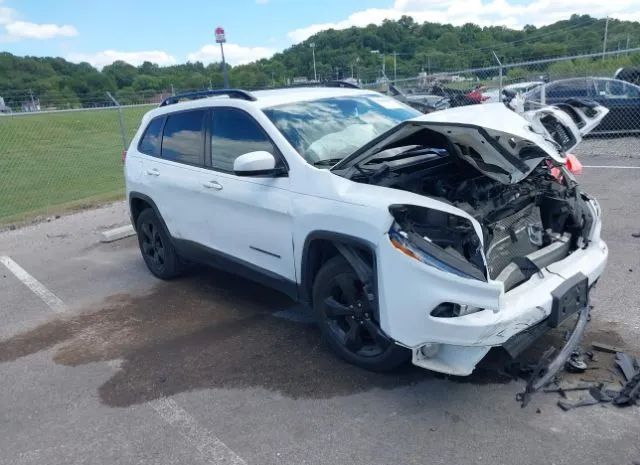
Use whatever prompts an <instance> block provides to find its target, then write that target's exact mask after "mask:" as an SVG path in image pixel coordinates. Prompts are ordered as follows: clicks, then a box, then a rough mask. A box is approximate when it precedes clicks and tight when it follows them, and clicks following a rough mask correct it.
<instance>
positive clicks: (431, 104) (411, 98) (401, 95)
mask: <svg viewBox="0 0 640 465" xmlns="http://www.w3.org/2000/svg"><path fill="white" fill-rule="evenodd" d="M388 95H391V96H392V97H393V98H395V99H396V100H399V101H400V102H402V103H405V104H407V105H409V106H410V107H412V108H415V109H416V110H418V111H420V112H422V113H431V112H432V111H437V110H444V109H446V108H449V107H451V102H450V100H449V98H447V97H444V96H442V95H432V94H428V93H424V94H423V93H408V92H405V91H403V90H402V89H400V88H399V87H397V86H395V85H393V84H391V85H390V86H389V92H388Z"/></svg>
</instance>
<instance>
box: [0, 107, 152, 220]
mask: <svg viewBox="0 0 640 465" xmlns="http://www.w3.org/2000/svg"><path fill="white" fill-rule="evenodd" d="M151 108H153V106H142V107H129V108H124V109H123V115H124V121H125V128H126V134H127V140H130V139H131V137H132V136H133V134H134V133H135V131H136V130H137V128H138V125H139V124H140V120H141V118H142V115H144V113H145V112H147V111H149V110H150V109H151ZM121 156H122V139H121V136H120V126H119V122H118V112H117V110H116V109H111V108H109V109H96V110H83V111H70V112H54V113H36V114H23V115H15V116H10V115H4V116H0V224H6V223H8V222H12V221H20V220H24V219H28V218H29V217H32V216H36V215H41V214H47V215H50V214H53V213H56V212H59V211H63V210H65V209H67V208H74V207H77V206H79V205H81V204H82V203H83V201H86V202H87V203H95V202H99V201H100V200H110V199H115V198H118V197H121V196H122V195H123V194H124V179H123V170H122V163H121Z"/></svg>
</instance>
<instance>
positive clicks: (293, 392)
mask: <svg viewBox="0 0 640 465" xmlns="http://www.w3.org/2000/svg"><path fill="white" fill-rule="evenodd" d="M292 306H293V302H292V301H291V300H289V299H288V298H287V297H285V296H284V295H282V294H279V293H277V292H275V291H272V290H270V289H267V288H265V287H262V286H260V285H258V284H254V283H252V282H250V281H246V280H244V279H240V278H237V277H234V276H232V275H228V274H226V273H223V272H217V271H208V270H207V271H204V272H203V273H201V274H198V275H193V276H191V277H187V278H184V279H182V280H178V281H174V282H168V283H160V284H159V285H158V286H157V287H156V288H155V289H154V291H153V292H152V293H151V294H149V295H146V296H142V297H131V296H126V295H120V296H114V297H112V298H110V299H108V301H107V302H105V303H104V304H103V305H101V307H100V308H99V309H98V310H93V311H85V312H81V313H80V314H78V315H74V316H71V317H68V318H61V319H56V320H52V321H49V322H47V323H45V324H43V325H41V326H39V327H37V328H35V329H33V330H31V331H28V332H26V333H22V334H19V335H16V336H14V337H12V338H10V339H7V340H4V341H0V363H1V362H7V361H12V360H16V359H18V358H20V357H24V356H27V355H30V354H33V353H36V352H39V351H42V350H47V349H54V355H53V359H54V361H55V362H56V363H59V364H62V365H66V366H78V365H83V364H87V363H92V362H99V361H108V360H121V363H120V369H119V370H118V371H117V372H116V373H115V374H114V376H113V377H112V378H111V379H109V380H108V381H107V382H106V383H105V384H104V385H102V386H100V388H99V394H100V397H101V399H102V401H103V402H104V403H105V404H107V405H110V406H128V405H132V404H137V403H142V402H146V401H149V400H152V399H156V398H159V397H163V396H169V395H173V394H177V393H179V392H184V391H190V390H194V389H206V388H246V387H263V388H266V389H269V390H274V391H279V392H280V393H282V394H283V395H286V396H289V397H293V398H300V397H304V398H329V397H334V396H339V395H347V394H351V393H354V392H361V391H365V390H369V389H372V388H376V387H377V388H383V389H392V388H395V387H398V386H403V385H408V384H413V383H416V382H420V381H422V380H425V379H428V378H431V377H432V375H431V374H429V373H428V372H426V371H424V370H420V369H416V368H412V367H407V368H406V369H402V370H400V371H397V372H394V373H389V374H379V373H372V372H368V371H365V370H361V369H359V368H357V367H354V366H352V365H349V364H347V363H346V362H343V361H342V360H340V359H338V358H337V357H336V356H334V355H333V354H332V353H331V352H330V351H329V349H328V348H327V347H326V345H325V344H324V343H323V342H322V340H321V337H320V334H319V331H318V330H317V329H316V327H315V326H314V325H312V324H309V323H308V322H307V323H301V322H295V321H289V320H286V319H282V318H276V317H274V316H273V315H274V313H278V312H279V311H281V310H282V309H283V308H288V307H292Z"/></svg>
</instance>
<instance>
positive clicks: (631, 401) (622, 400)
mask: <svg viewBox="0 0 640 465" xmlns="http://www.w3.org/2000/svg"><path fill="white" fill-rule="evenodd" d="M639 401H640V371H638V373H637V374H636V375H635V376H634V377H633V378H631V379H630V380H629V381H628V382H627V384H625V386H624V387H623V388H622V390H621V391H620V392H619V393H618V396H617V397H615V398H614V399H613V403H614V404H615V405H617V406H626V405H635V404H636V403H638V402H639Z"/></svg>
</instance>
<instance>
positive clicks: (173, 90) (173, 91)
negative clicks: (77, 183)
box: [171, 83, 176, 96]
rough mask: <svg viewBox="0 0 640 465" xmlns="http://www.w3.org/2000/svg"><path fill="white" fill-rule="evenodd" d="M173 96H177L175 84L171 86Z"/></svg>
mask: <svg viewBox="0 0 640 465" xmlns="http://www.w3.org/2000/svg"><path fill="white" fill-rule="evenodd" d="M171 95H173V96H175V95H176V90H175V89H174V88H173V83H172V84H171Z"/></svg>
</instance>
